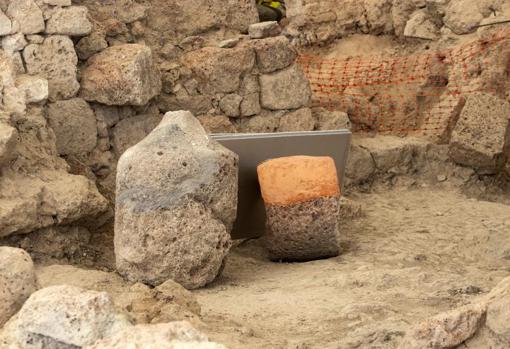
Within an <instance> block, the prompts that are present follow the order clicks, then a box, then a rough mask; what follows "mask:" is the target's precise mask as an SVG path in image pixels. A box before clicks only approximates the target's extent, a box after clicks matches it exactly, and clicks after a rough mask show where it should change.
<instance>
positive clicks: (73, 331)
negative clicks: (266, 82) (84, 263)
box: [7, 285, 132, 349]
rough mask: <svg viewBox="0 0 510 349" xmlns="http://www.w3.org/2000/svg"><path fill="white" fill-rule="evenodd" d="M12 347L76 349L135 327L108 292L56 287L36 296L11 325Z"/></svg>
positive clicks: (35, 294)
mask: <svg viewBox="0 0 510 349" xmlns="http://www.w3.org/2000/svg"><path fill="white" fill-rule="evenodd" d="M7 326H8V329H9V330H10V331H7V335H8V336H9V337H10V341H11V344H12V345H19V346H20V347H21V348H27V349H32V348H50V349H52V348H55V349H56V348H59V349H72V348H81V347H84V346H87V345H91V344H93V343H94V342H96V341H97V340H99V339H101V338H104V337H108V336H110V335H112V334H114V333H115V332H117V331H120V330H122V329H124V328H126V327H132V326H131V324H130V323H129V322H128V321H127V319H125V318H124V317H123V316H121V315H119V314H118V313H117V312H116V311H115V308H114V304H113V302H112V300H111V298H110V296H109V295H108V294H107V293H106V292H96V291H86V290H84V289H81V288H78V287H73V286H66V285H62V286H52V287H47V288H44V289H42V290H39V291H37V292H35V293H33V294H32V295H31V296H30V298H29V299H28V300H27V301H26V302H25V304H24V305H23V307H22V308H21V310H20V311H19V313H18V314H17V316H16V318H14V320H13V321H12V322H10V323H9V324H8V325H7Z"/></svg>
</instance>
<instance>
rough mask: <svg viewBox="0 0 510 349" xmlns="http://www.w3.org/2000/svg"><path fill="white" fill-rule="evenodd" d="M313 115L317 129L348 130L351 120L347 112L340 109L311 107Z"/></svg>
mask: <svg viewBox="0 0 510 349" xmlns="http://www.w3.org/2000/svg"><path fill="white" fill-rule="evenodd" d="M312 113H313V116H314V117H315V119H317V130H320V131H329V130H350V129H351V127H352V124H351V120H350V119H349V116H348V115H347V113H344V112H341V111H336V110H335V111H329V110H327V109H326V108H321V107H319V108H313V109H312Z"/></svg>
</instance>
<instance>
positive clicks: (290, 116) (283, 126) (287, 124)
mask: <svg viewBox="0 0 510 349" xmlns="http://www.w3.org/2000/svg"><path fill="white" fill-rule="evenodd" d="M314 128H315V120H314V118H313V117H312V111H311V109H310V108H301V109H298V110H295V111H292V112H289V113H287V114H285V115H283V116H282V118H281V119H280V127H279V129H278V130H279V131H280V132H291V131H313V129H314Z"/></svg>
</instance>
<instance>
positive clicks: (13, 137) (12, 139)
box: [0, 122, 18, 168]
mask: <svg viewBox="0 0 510 349" xmlns="http://www.w3.org/2000/svg"><path fill="white" fill-rule="evenodd" d="M17 142H18V131H16V129H15V128H14V127H11V126H9V125H7V124H5V123H3V122H0V168H1V167H2V166H4V165H5V164H7V163H8V162H9V161H10V160H12V159H13V158H14V157H15V153H14V148H15V147H16V144H17Z"/></svg>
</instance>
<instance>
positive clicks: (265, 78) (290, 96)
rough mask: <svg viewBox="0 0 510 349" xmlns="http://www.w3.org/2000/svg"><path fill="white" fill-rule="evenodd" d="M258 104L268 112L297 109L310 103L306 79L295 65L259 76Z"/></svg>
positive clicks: (308, 86)
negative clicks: (268, 110)
mask: <svg viewBox="0 0 510 349" xmlns="http://www.w3.org/2000/svg"><path fill="white" fill-rule="evenodd" d="M259 81H260V102H261V105H262V107H264V108H266V109H270V110H283V109H298V108H301V107H306V106H308V105H309V104H310V101H311V95H312V92H311V89H310V84H309V82H308V79H307V78H306V77H305V75H304V73H303V71H302V70H301V68H300V67H299V66H297V65H292V66H291V67H289V68H287V69H284V70H280V71H277V72H275V73H272V74H263V75H260V78H259Z"/></svg>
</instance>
